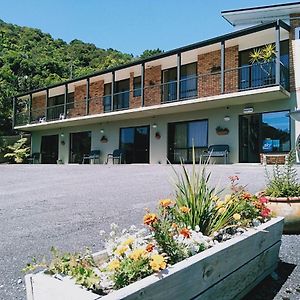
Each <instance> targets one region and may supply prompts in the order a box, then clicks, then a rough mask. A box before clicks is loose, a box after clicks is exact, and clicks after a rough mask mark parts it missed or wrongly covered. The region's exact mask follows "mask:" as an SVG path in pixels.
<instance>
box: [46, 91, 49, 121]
mask: <svg viewBox="0 0 300 300" xmlns="http://www.w3.org/2000/svg"><path fill="white" fill-rule="evenodd" d="M48 100H49V89H46V109H45V120H46V121H47V118H48Z"/></svg>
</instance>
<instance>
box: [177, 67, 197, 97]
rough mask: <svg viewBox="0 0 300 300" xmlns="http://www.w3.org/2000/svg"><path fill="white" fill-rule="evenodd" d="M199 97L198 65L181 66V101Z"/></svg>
mask: <svg viewBox="0 0 300 300" xmlns="http://www.w3.org/2000/svg"><path fill="white" fill-rule="evenodd" d="M196 96H197V63H191V64H187V65H183V66H181V74H180V99H188V98H193V97H196Z"/></svg>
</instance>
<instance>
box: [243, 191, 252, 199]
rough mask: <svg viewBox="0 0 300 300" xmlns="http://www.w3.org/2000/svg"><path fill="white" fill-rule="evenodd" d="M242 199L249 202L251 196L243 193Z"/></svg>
mask: <svg viewBox="0 0 300 300" xmlns="http://www.w3.org/2000/svg"><path fill="white" fill-rule="evenodd" d="M242 197H243V199H244V200H250V199H251V197H252V195H251V194H250V193H246V192H245V193H243V195H242Z"/></svg>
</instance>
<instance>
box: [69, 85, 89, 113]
mask: <svg viewBox="0 0 300 300" xmlns="http://www.w3.org/2000/svg"><path fill="white" fill-rule="evenodd" d="M85 98H86V85H85V84H84V85H80V86H75V91H74V108H70V109H68V117H79V116H84V115H85V112H86V103H85Z"/></svg>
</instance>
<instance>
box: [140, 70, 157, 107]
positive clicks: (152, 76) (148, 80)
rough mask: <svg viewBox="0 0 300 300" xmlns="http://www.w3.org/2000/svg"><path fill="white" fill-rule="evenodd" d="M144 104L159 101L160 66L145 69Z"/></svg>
mask: <svg viewBox="0 0 300 300" xmlns="http://www.w3.org/2000/svg"><path fill="white" fill-rule="evenodd" d="M144 101H145V106H151V105H157V104H160V103H161V66H155V67H151V68H148V69H146V70H145V92H144Z"/></svg>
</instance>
